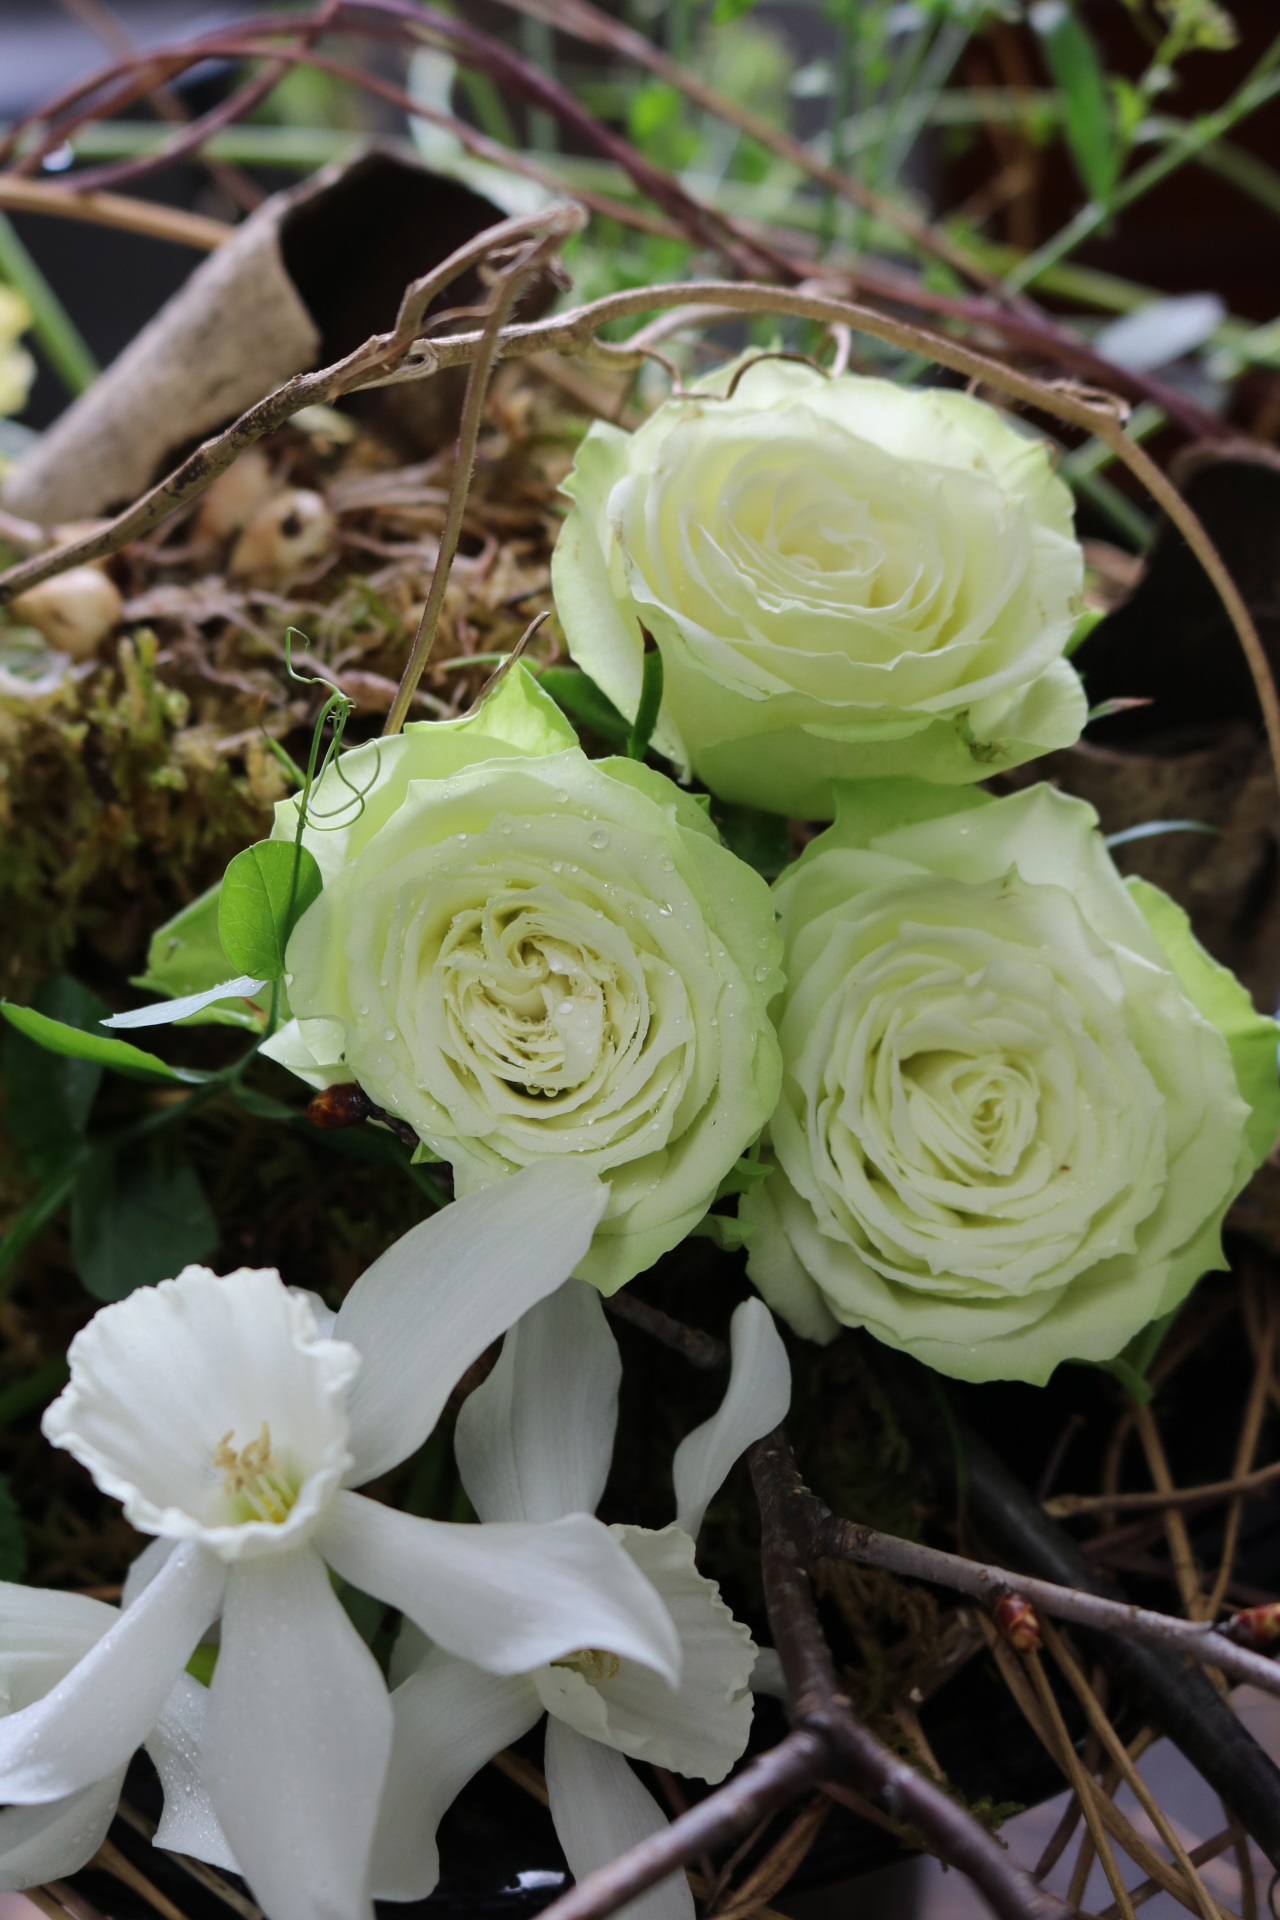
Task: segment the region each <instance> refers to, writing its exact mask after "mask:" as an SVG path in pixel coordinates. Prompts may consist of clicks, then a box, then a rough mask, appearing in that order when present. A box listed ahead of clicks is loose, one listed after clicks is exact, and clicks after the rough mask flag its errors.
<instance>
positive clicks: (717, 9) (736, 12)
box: [711, 0, 756, 27]
mask: <svg viewBox="0 0 1280 1920" xmlns="http://www.w3.org/2000/svg"><path fill="white" fill-rule="evenodd" d="M755 4H756V0H716V4H715V6H714V7H713V9H712V12H711V24H712V26H713V27H729V26H732V25H733V22H734V21H735V20H741V19H742V17H743V15H744V14H748V13H750V12H751V10H752V8H753V7H754V6H755Z"/></svg>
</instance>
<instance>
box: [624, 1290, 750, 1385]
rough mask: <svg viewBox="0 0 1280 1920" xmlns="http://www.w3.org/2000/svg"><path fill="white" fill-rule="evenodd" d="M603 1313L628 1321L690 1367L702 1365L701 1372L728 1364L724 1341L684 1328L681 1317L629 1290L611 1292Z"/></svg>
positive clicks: (711, 1370)
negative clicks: (676, 1318) (652, 1304)
mask: <svg viewBox="0 0 1280 1920" xmlns="http://www.w3.org/2000/svg"><path fill="white" fill-rule="evenodd" d="M604 1306H605V1312H606V1313H611V1314H612V1315H613V1316H614V1318H615V1319H616V1320H627V1321H629V1322H630V1324H631V1325H632V1326H633V1327H639V1329H640V1331H641V1332H642V1333H647V1334H649V1335H651V1337H652V1338H653V1339H655V1340H660V1341H661V1342H662V1344H663V1346H664V1347H670V1348H671V1349H672V1351H673V1352H675V1353H679V1354H682V1355H683V1357H684V1358H685V1359H686V1360H687V1361H688V1362H689V1363H690V1365H691V1366H694V1367H701V1368H702V1369H703V1371H704V1372H714V1371H716V1370H718V1369H719V1368H721V1367H727V1366H728V1364H729V1348H728V1345H727V1343H726V1342H725V1341H723V1340H717V1339H716V1338H715V1336H714V1334H710V1333H703V1332H701V1331H700V1330H699V1329H698V1328H697V1327H687V1326H686V1325H685V1323H684V1321H683V1320H674V1319H673V1318H672V1317H671V1315H670V1314H669V1313H663V1311H662V1309H661V1307H651V1306H650V1305H649V1304H648V1302H647V1301H645V1300H639V1299H637V1298H636V1297H635V1296H634V1295H633V1294H632V1293H630V1292H626V1291H624V1292H622V1293H615V1294H612V1295H611V1296H610V1297H609V1298H608V1299H607V1300H606V1301H605V1303H604Z"/></svg>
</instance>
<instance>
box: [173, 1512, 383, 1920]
mask: <svg viewBox="0 0 1280 1920" xmlns="http://www.w3.org/2000/svg"><path fill="white" fill-rule="evenodd" d="M390 1752H391V1703H390V1700H389V1699H388V1697H387V1693H386V1689H385V1686H384V1684H383V1679H382V1675H381V1674H380V1673H379V1671H378V1666H377V1662H376V1661H375V1660H374V1658H373V1655H372V1654H371V1653H370V1652H369V1649H368V1648H367V1647H366V1646H365V1644H364V1642H363V1640H361V1638H360V1636H359V1634H358V1633H357V1632H356V1630H355V1628H354V1627H353V1626H352V1624H351V1622H350V1620H349V1619H348V1618H347V1615H346V1613H345V1612H344V1611H343V1608H342V1604H341V1602H340V1601H339V1599H338V1597H337V1595H336V1594H335V1593H334V1591H333V1588H332V1587H331V1586H330V1584H329V1577H328V1574H327V1573H326V1572H325V1569H324V1566H323V1564H322V1562H321V1561H320V1559H319V1558H318V1556H317V1555H316V1554H315V1553H314V1552H312V1550H311V1549H310V1547H300V1548H298V1549H297V1550H296V1551H295V1552H293V1553H285V1554H276V1555H272V1556H271V1557H270V1558H268V1559H261V1560H254V1561H247V1562H243V1563H241V1564H240V1565H239V1566H236V1567H234V1568H233V1569H232V1571H231V1575H230V1578H229V1579H228V1582H227V1599H226V1606H225V1607H224V1609H223V1617H222V1648H221V1651H220V1653H219V1655H218V1664H217V1666H216V1667H215V1668H214V1673H213V1684H212V1686H211V1687H210V1689H209V1706H208V1712H207V1718H206V1729H205V1741H204V1767H205V1777H206V1779H207V1780H208V1783H209V1794H210V1798H211V1799H212V1801H213V1805H214V1809H215V1811H216V1812H217V1815H218V1819H219V1821H220V1822H221V1825H222V1830H223V1832H224V1833H225V1834H226V1837H227V1840H228V1841H229V1843H230V1845H231V1848H232V1851H233V1852H234V1854H235V1857H236V1859H237V1860H238V1861H239V1862H240V1866H241V1869H242V1870H243V1872H244V1874H245V1876H246V1878H247V1879H248V1881H249V1884H250V1886H251V1887H252V1888H253V1891H254V1895H255V1898H256V1899H257V1900H258V1901H259V1903H260V1904H261V1905H262V1906H263V1907H265V1908H266V1910H267V1912H268V1913H269V1914H270V1915H271V1920H359V1916H361V1915H367V1914H369V1913H370V1911H371V1904H370V1899H369V1855H370V1848H371V1846H372V1843H373V1834H374V1828H375V1826H376V1824H377V1813H378V1796H379V1794H380V1793H381V1791H382V1783H383V1779H384V1777H385V1775H386V1768H387V1759H388V1756H389V1754H390Z"/></svg>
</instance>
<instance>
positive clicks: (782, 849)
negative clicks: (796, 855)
mask: <svg viewBox="0 0 1280 1920" xmlns="http://www.w3.org/2000/svg"><path fill="white" fill-rule="evenodd" d="M711 817H712V819H713V820H714V821H715V823H716V825H717V827H719V829H720V838H721V839H722V840H723V841H724V844H725V845H726V847H728V849H729V851H730V853H736V854H737V856H738V858H739V860H745V861H746V863H747V865H748V866H749V867H754V868H755V870H756V872H757V873H759V874H763V876H764V878H765V879H766V880H776V879H777V877H778V875H779V874H780V873H781V872H782V869H783V868H784V867H785V866H786V864H787V862H788V861H789V860H790V858H791V823H790V821H789V820H788V819H787V818H786V816H785V815H784V814H781V813H762V812H760V810H759V809H758V808H757V807H735V806H732V805H730V804H729V802H728V801H722V800H717V801H716V803H715V805H714V806H713V808H712V811H711Z"/></svg>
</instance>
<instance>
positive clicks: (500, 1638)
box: [232, 1493, 680, 1920]
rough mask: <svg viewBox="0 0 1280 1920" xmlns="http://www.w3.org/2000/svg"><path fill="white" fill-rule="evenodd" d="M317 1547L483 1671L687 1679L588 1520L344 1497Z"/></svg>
mask: <svg viewBox="0 0 1280 1920" xmlns="http://www.w3.org/2000/svg"><path fill="white" fill-rule="evenodd" d="M317 1545H318V1546H319V1548H320V1551H321V1552H322V1553H323V1554H324V1557H325V1559H326V1560H327V1561H328V1562H329V1564H330V1566H332V1567H333V1568H334V1569H335V1571H336V1572H338V1573H340V1574H341V1575H342V1577H343V1579H344V1580H350V1581H351V1583H352V1585H353V1586H357V1587H360V1588H362V1589H363V1591H364V1592H366V1593H372V1594H376V1595H377V1597H378V1599H379V1600H385V1601H386V1602H387V1603H388V1605H389V1606H393V1607H399V1609H400V1611H401V1612H402V1613H404V1614H407V1615H408V1617H409V1619H410V1620H412V1621H414V1622H415V1623H416V1624H417V1625H418V1626H419V1627H421V1629H422V1631H423V1632H424V1633H425V1634H426V1635H427V1637H428V1639H430V1640H433V1641H435V1643H436V1645H437V1646H441V1647H444V1648H446V1649H447V1650H448V1651H449V1652H450V1653H456V1654H458V1655H459V1656H460V1657H461V1658H462V1659H464V1660H471V1661H474V1663H475V1665H476V1666H478V1667H484V1669H485V1670H486V1672H488V1673H528V1672H529V1671H531V1669H532V1668H534V1667H540V1666H542V1665H543V1663H544V1662H545V1661H547V1660H558V1659H562V1658H563V1657H564V1656H565V1655H566V1654H569V1653H575V1652H577V1651H578V1650H579V1649H580V1648H582V1647H600V1648H603V1649H605V1650H606V1651H608V1652H610V1653H616V1654H618V1655H619V1656H626V1657H627V1658H629V1659H632V1660H638V1661H639V1662H640V1664H641V1665H642V1666H646V1667H652V1668H653V1669H654V1670H655V1671H656V1672H658V1673H661V1674H662V1675H663V1676H664V1677H665V1678H667V1679H668V1680H670V1682H671V1684H672V1685H673V1686H674V1685H675V1684H676V1682H677V1681H678V1679H679V1677H680V1641H679V1638H678V1636H677V1633H676V1630H675V1627H674V1625H673V1623H672V1620H671V1615H670V1614H669V1613H668V1612H667V1609H666V1607H665V1606H664V1605H663V1603H662V1601H661V1599H660V1598H659V1596H658V1594H657V1593H656V1592H655V1590H654V1589H653V1587H652V1586H651V1585H650V1584H649V1582H648V1581H647V1580H646V1579H645V1577H644V1575H643V1574H642V1573H641V1572H640V1571H639V1569H638V1568H637V1567H636V1566H635V1565H633V1563H632V1561H631V1560H630V1559H629V1558H628V1557H627V1555H626V1554H625V1553H624V1552H623V1550H622V1548H621V1547H620V1546H619V1545H618V1542H617V1541H616V1540H614V1539H613V1538H611V1536H610V1534H609V1531H608V1529H607V1528H605V1527H602V1526H601V1524H600V1522H599V1521H598V1520H594V1519H592V1518H591V1517H590V1516H589V1515H588V1514H585V1513H574V1514H569V1515H567V1516H566V1517H565V1518H564V1519H563V1520H552V1521H549V1522H547V1523H546V1524H544V1525H540V1526H534V1525H529V1524H526V1523H524V1522H520V1521H508V1522H495V1523H494V1524H493V1525H491V1526H484V1527H475V1526H458V1525H454V1524H451V1523H450V1522H448V1521H442V1520H419V1519H417V1518H415V1517H414V1516H413V1515H412V1514H407V1513H396V1512H395V1511H394V1510H393V1509H392V1508H391V1507H384V1506H380V1505H379V1504H378V1502H377V1501H375V1500H366V1499H365V1498H364V1497H363V1496H362V1495H361V1494H358V1493H339V1494H338V1496H337V1498H336V1499H335V1500H334V1503H333V1505H332V1507H331V1508H330V1510H329V1512H328V1514H327V1515H326V1516H325V1519H324V1521H323V1523H322V1526H321V1529H320V1531H319V1533H318V1535H317ZM232 1844H233V1845H234V1841H233V1843H232ZM273 1920H278V1916H273Z"/></svg>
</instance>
